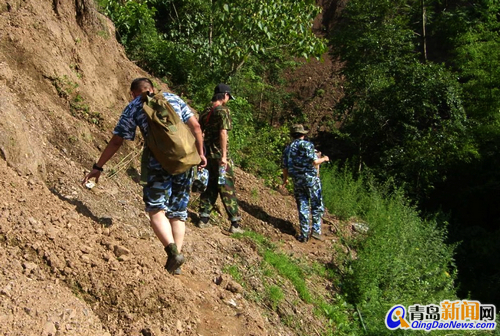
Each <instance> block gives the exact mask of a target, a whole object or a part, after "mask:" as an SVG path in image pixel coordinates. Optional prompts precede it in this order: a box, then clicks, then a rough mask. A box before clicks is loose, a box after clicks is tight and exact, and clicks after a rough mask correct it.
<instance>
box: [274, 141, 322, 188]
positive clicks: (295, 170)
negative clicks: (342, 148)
mask: <svg viewBox="0 0 500 336" xmlns="http://www.w3.org/2000/svg"><path fill="white" fill-rule="evenodd" d="M317 159H318V156H317V155H316V152H315V151H314V145H313V144H312V143H311V142H309V141H307V140H303V139H296V140H294V141H292V143H291V144H290V145H288V146H287V147H286V148H285V150H284V151H283V157H282V168H283V169H288V174H289V175H290V177H292V178H293V182H294V184H300V185H309V186H311V185H313V184H314V183H315V182H316V180H317V177H318V171H317V170H316V168H315V167H314V164H313V162H314V161H315V160H317Z"/></svg>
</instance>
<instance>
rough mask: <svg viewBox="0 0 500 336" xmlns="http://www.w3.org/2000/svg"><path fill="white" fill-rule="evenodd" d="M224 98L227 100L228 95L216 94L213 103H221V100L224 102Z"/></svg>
mask: <svg viewBox="0 0 500 336" xmlns="http://www.w3.org/2000/svg"><path fill="white" fill-rule="evenodd" d="M224 98H226V93H222V92H219V93H215V94H214V95H213V96H212V102H216V101H219V100H223V99H224Z"/></svg>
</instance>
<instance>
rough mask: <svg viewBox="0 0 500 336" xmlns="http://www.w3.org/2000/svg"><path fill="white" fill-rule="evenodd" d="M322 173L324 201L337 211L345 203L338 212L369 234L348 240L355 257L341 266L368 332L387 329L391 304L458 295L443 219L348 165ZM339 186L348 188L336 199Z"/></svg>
mask: <svg viewBox="0 0 500 336" xmlns="http://www.w3.org/2000/svg"><path fill="white" fill-rule="evenodd" d="M321 176H322V180H323V190H324V192H325V193H324V195H325V205H326V206H327V207H328V208H329V209H330V208H332V209H335V208H336V207H337V204H336V203H338V202H340V203H344V204H345V205H344V206H343V207H341V208H340V210H341V211H343V212H344V213H345V214H346V215H347V216H355V217H356V218H358V219H360V220H362V221H363V222H365V223H366V225H367V226H368V227H369V230H368V233H367V234H360V236H359V237H358V238H354V239H353V240H351V241H350V242H349V244H350V245H351V247H352V248H355V249H356V251H357V258H356V259H344V260H345V261H346V262H347V265H344V266H342V267H341V269H343V270H344V271H345V272H346V273H345V274H344V275H345V278H344V280H343V287H344V290H345V294H346V297H347V300H348V301H349V302H351V303H353V304H355V305H356V306H358V308H359V310H360V311H361V313H362V314H363V318H364V320H365V324H366V328H367V330H368V332H369V334H373V335H382V334H386V333H387V332H388V330H387V329H386V327H385V325H384V322H383V321H384V317H385V314H386V313H387V311H388V309H389V308H390V307H392V306H393V305H395V304H398V303H399V304H403V305H410V304H413V303H416V302H418V303H422V304H429V303H435V304H439V302H440V301H441V300H444V299H453V298H455V297H456V294H455V292H454V286H453V285H454V284H453V281H454V279H455V276H456V274H455V270H454V262H453V246H449V245H446V243H445V241H446V228H445V226H444V225H445V224H446V223H440V222H438V220H437V219H430V220H422V219H421V218H420V217H419V213H418V211H417V210H416V209H415V208H414V207H413V206H411V205H410V204H409V202H408V200H407V199H406V197H405V196H404V194H403V193H402V191H401V190H399V189H395V188H394V187H393V186H392V184H391V183H387V184H386V185H380V184H378V183H376V182H375V181H374V180H373V178H371V177H369V176H366V177H360V178H354V177H353V175H352V173H349V171H348V170H347V169H344V170H339V169H338V168H336V167H333V168H330V169H327V170H323V171H322V174H321ZM337 185H341V186H342V187H341V190H347V191H348V192H347V193H346V195H347V196H346V197H347V199H346V200H344V201H342V200H340V199H342V198H343V194H342V193H340V194H339V195H337V191H338V187H337ZM353 195H356V196H355V197H353ZM349 203H352V204H349ZM339 260H340V259H339Z"/></svg>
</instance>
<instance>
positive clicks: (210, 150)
mask: <svg viewBox="0 0 500 336" xmlns="http://www.w3.org/2000/svg"><path fill="white" fill-rule="evenodd" d="M200 126H201V130H202V131H203V143H204V145H205V150H206V153H205V156H206V157H207V158H212V159H220V158H221V157H222V149H221V145H220V131H221V130H227V131H230V130H231V129H232V124H231V116H230V115H229V108H227V107H226V106H222V105H219V106H217V107H215V108H212V107H211V106H210V107H207V108H206V109H205V111H203V112H202V113H201V114H200ZM226 148H227V153H226V154H227V157H228V158H229V141H228V143H227V147H226Z"/></svg>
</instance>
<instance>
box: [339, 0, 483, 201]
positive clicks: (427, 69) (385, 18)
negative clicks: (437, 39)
mask: <svg viewBox="0 0 500 336" xmlns="http://www.w3.org/2000/svg"><path fill="white" fill-rule="evenodd" d="M412 4H413V5H414V4H416V2H413V1H396V2H394V3H392V2H391V3H389V2H386V1H375V2H374V1H365V0H353V1H351V2H349V3H348V6H347V11H346V15H347V20H346V23H347V24H345V25H343V26H342V27H341V28H339V30H338V31H337V33H336V34H335V35H334V36H333V44H334V45H335V46H336V48H337V49H336V50H337V55H339V56H340V58H341V59H342V60H344V61H346V65H345V68H344V70H343V72H344V74H345V75H346V79H347V85H346V95H345V97H344V99H343V100H342V102H341V104H340V105H339V106H338V108H337V111H338V112H337V113H338V118H339V120H341V122H342V126H341V128H340V131H341V133H343V134H345V135H347V137H348V138H349V140H350V141H351V142H352V143H353V144H354V145H355V146H354V148H356V153H353V154H355V155H356V156H357V158H358V160H360V161H361V162H363V163H366V164H368V166H370V167H372V168H374V169H375V171H376V172H377V173H378V174H379V176H383V177H384V178H389V177H395V178H396V181H397V182H399V184H400V185H401V184H406V186H407V190H408V191H409V192H410V193H411V194H412V195H414V196H417V197H423V196H427V195H428V193H429V192H430V191H431V190H432V188H433V185H434V184H435V183H436V182H438V181H442V180H444V179H446V177H447V174H448V173H447V171H448V169H449V167H450V166H451V165H452V164H454V163H455V162H457V161H458V160H469V159H470V157H471V156H472V155H474V153H475V149H474V146H473V144H471V143H470V142H469V141H468V140H467V138H466V136H465V134H466V132H467V121H466V120H467V119H466V115H465V111H464V109H463V105H462V100H461V89H460V87H459V84H458V82H457V81H456V79H455V78H454V77H453V75H452V73H451V72H450V71H449V70H447V69H446V68H444V67H443V66H440V65H436V64H432V63H422V62H421V61H420V60H421V57H420V54H419V52H418V49H419V48H418V45H417V43H418V39H415V31H414V28H413V27H412V22H411V21H410V20H409V19H408V15H407V14H408V13H411V12H412V9H411V5H412ZM356 50H357V51H356Z"/></svg>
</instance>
